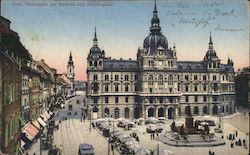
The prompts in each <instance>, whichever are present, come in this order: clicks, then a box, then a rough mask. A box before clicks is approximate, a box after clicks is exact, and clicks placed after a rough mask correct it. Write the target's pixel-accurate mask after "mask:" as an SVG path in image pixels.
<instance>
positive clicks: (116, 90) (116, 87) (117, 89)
mask: <svg viewBox="0 0 250 155" xmlns="http://www.w3.org/2000/svg"><path fill="white" fill-rule="evenodd" d="M118 91H119V86H118V84H116V85H115V92H118Z"/></svg>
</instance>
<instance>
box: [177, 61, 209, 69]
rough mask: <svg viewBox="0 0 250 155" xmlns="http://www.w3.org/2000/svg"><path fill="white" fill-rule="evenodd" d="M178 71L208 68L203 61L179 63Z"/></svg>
mask: <svg viewBox="0 0 250 155" xmlns="http://www.w3.org/2000/svg"><path fill="white" fill-rule="evenodd" d="M177 69H178V70H197V71H198V70H205V69H206V67H205V66H204V64H203V63H202V61H178V62H177Z"/></svg>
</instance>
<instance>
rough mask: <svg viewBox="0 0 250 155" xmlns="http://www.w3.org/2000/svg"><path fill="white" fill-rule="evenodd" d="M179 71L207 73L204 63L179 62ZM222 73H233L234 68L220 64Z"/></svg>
mask: <svg viewBox="0 0 250 155" xmlns="http://www.w3.org/2000/svg"><path fill="white" fill-rule="evenodd" d="M177 69H178V70H179V71H180V70H183V71H205V70H207V68H206V66H205V64H204V63H203V62H202V61H178V62H177ZM220 71H221V72H228V71H230V72H233V67H232V66H230V65H227V64H220Z"/></svg>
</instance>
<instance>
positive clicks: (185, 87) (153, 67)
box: [87, 4, 234, 119]
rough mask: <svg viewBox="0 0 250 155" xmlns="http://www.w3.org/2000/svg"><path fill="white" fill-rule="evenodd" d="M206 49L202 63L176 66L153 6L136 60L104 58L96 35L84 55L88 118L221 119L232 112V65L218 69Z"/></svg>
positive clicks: (216, 60)
mask: <svg viewBox="0 0 250 155" xmlns="http://www.w3.org/2000/svg"><path fill="white" fill-rule="evenodd" d="M208 45H209V47H208V50H207V51H206V53H205V56H204V59H203V60H201V61H178V60H177V50H176V47H175V45H174V46H173V47H170V46H169V45H168V41H167V38H166V37H165V36H164V34H162V32H161V27H160V19H159V18H158V12H157V8H156V4H155V5H154V11H153V18H152V20H151V26H150V33H149V35H148V36H147V37H146V38H145V40H144V43H143V48H142V49H141V48H140V49H138V51H137V60H123V59H120V60H115V59H111V58H110V57H105V51H104V50H101V49H100V48H99V47H98V40H97V35H96V30H95V34H94V40H93V47H92V48H91V49H90V51H89V54H88V58H87V61H88V65H87V79H88V86H87V100H88V103H89V109H90V110H91V111H92V112H93V113H92V117H94V118H96V117H104V116H108V115H109V116H110V115H112V116H113V117H114V118H119V117H125V118H138V117H145V118H147V117H166V118H169V119H173V118H176V117H179V116H181V115H185V114H188V113H189V112H191V113H192V114H193V115H207V114H211V115H221V114H230V113H233V112H234V69H233V62H232V60H230V59H229V60H228V62H227V64H222V63H220V59H219V58H218V56H217V54H216V52H215V50H214V49H213V42H212V36H211V34H210V40H209V44H208Z"/></svg>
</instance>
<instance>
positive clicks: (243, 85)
mask: <svg viewBox="0 0 250 155" xmlns="http://www.w3.org/2000/svg"><path fill="white" fill-rule="evenodd" d="M235 99H236V106H240V107H244V108H248V109H250V66H248V67H244V68H242V69H241V70H239V71H238V72H237V73H236V77H235Z"/></svg>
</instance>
